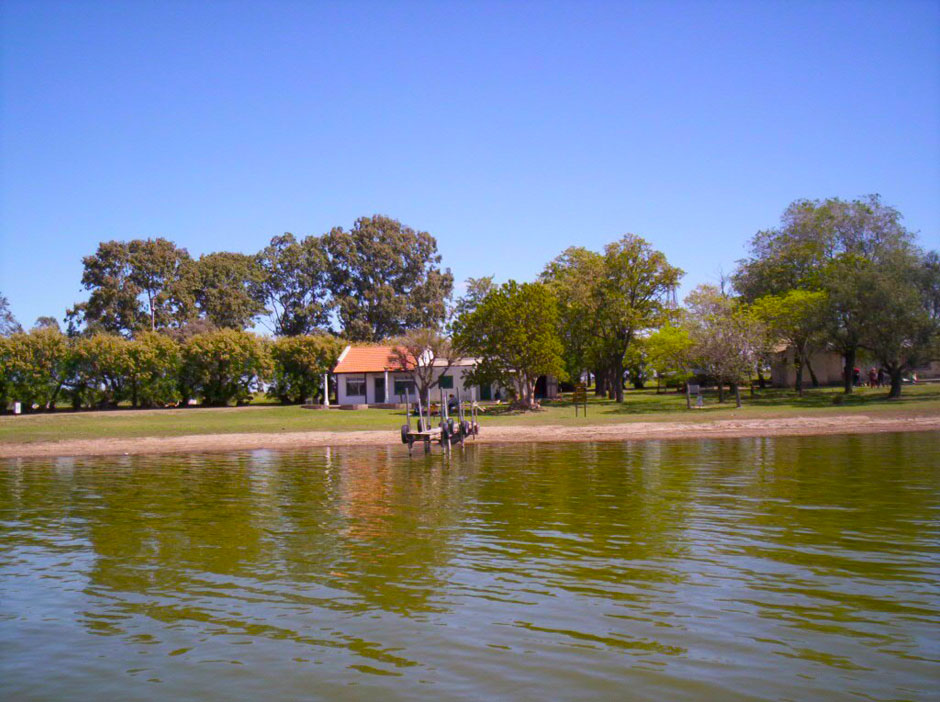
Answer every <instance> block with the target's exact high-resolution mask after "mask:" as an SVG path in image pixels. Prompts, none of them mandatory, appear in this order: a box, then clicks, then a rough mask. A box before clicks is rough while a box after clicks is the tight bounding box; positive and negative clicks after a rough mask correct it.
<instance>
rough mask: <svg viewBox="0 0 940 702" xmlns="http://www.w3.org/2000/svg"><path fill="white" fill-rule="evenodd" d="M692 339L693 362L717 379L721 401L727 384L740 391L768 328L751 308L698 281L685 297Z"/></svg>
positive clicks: (712, 286)
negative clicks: (763, 326) (750, 310)
mask: <svg viewBox="0 0 940 702" xmlns="http://www.w3.org/2000/svg"><path fill="white" fill-rule="evenodd" d="M685 303H686V306H687V307H688V308H689V314H688V316H687V317H686V324H687V325H688V331H689V338H690V339H691V341H692V348H691V357H692V360H693V363H694V364H695V365H697V366H698V367H700V368H701V369H702V370H704V371H705V373H706V374H707V375H710V376H712V377H713V378H715V379H716V380H717V381H718V401H719V402H723V401H724V385H725V384H726V383H727V384H730V385H731V387H732V389H733V390H734V391H735V397H736V398H737V399H738V404H739V405H740V393H739V392H738V391H737V390H738V386H739V385H740V383H741V382H742V381H744V380H745V379H747V378H748V377H749V376H750V374H751V372H752V371H753V370H754V367H755V365H756V364H757V360H758V358H759V357H760V355H761V353H762V351H763V347H764V344H765V340H766V332H765V330H764V329H763V328H762V326H761V324H760V322H759V321H758V320H757V319H756V317H755V316H754V315H752V314H751V313H750V312H749V310H748V309H747V308H746V307H745V306H744V305H742V304H741V302H740V301H739V300H735V299H734V298H731V297H729V296H727V295H724V294H722V292H721V291H720V290H719V289H718V288H717V287H715V286H714V285H699V286H698V287H697V288H695V290H693V291H692V292H691V293H689V296H688V297H687V298H686V300H685Z"/></svg>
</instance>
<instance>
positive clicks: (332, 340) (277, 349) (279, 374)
mask: <svg viewBox="0 0 940 702" xmlns="http://www.w3.org/2000/svg"><path fill="white" fill-rule="evenodd" d="M344 343H345V342H343V341H341V340H340V339H337V338H336V337H333V336H327V335H325V334H324V335H319V336H285V337H281V338H280V339H277V340H276V341H274V343H273V344H271V360H272V362H273V363H272V366H273V373H272V381H271V387H269V388H268V397H276V398H277V399H278V400H280V401H281V402H284V403H300V402H303V401H304V400H306V399H307V398H314V397H320V396H322V394H323V382H322V377H321V376H322V375H323V373H328V372H329V371H330V369H331V368H332V367H333V366H334V365H335V364H336V360H337V359H338V358H339V354H340V352H342V350H343V346H344Z"/></svg>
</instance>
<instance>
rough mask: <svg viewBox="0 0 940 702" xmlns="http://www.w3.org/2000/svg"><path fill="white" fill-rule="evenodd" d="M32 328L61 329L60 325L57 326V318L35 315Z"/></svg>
mask: <svg viewBox="0 0 940 702" xmlns="http://www.w3.org/2000/svg"><path fill="white" fill-rule="evenodd" d="M33 329H56V330H58V331H62V329H61V327H59V320H58V319H56V318H55V317H47V316H42V317H37V318H36V323H35V324H34V325H33Z"/></svg>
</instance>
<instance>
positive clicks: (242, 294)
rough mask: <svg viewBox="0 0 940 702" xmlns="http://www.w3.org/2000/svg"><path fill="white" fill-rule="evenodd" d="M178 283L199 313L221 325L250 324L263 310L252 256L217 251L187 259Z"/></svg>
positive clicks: (242, 326)
mask: <svg viewBox="0 0 940 702" xmlns="http://www.w3.org/2000/svg"><path fill="white" fill-rule="evenodd" d="M181 277H182V281H181V285H183V286H184V288H185V289H186V292H187V298H188V299H191V300H192V303H193V304H194V305H195V308H196V310H198V312H199V314H200V315H201V316H203V317H205V318H206V319H207V320H209V321H210V322H211V323H212V324H213V325H214V326H216V327H219V328H222V329H238V330H242V329H245V328H246V327H250V326H251V325H252V324H253V323H254V320H255V318H256V317H257V316H258V315H260V314H261V313H263V312H264V304H263V302H262V300H261V291H260V289H259V284H260V281H261V279H262V270H261V267H260V265H259V264H258V260H257V258H256V257H254V256H246V255H245V254H241V253H231V252H228V251H219V252H216V253H210V254H206V255H204V256H200V257H199V259H198V260H196V261H189V262H187V265H186V266H185V267H184V268H183V271H182V275H181Z"/></svg>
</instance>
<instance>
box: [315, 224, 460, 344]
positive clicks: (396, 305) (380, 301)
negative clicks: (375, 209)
mask: <svg viewBox="0 0 940 702" xmlns="http://www.w3.org/2000/svg"><path fill="white" fill-rule="evenodd" d="M323 247H324V250H325V251H326V254H327V257H328V260H329V275H330V289H331V291H332V294H333V299H334V302H335V304H336V310H337V314H338V316H339V321H340V326H341V327H342V330H343V335H344V336H345V337H346V338H348V339H350V340H352V341H378V340H381V339H387V338H392V337H395V336H399V335H400V334H402V333H404V332H405V331H407V330H409V329H419V328H422V327H425V328H427V327H431V328H437V327H439V326H440V325H441V324H442V323H443V321H444V319H445V318H446V316H447V301H448V300H449V299H450V296H451V292H452V290H453V285H454V278H453V276H452V275H451V273H450V270H449V269H445V270H441V269H440V267H439V264H440V262H441V257H440V255H439V254H438V252H437V241H436V240H435V239H434V237H432V236H431V235H430V234H428V233H427V232H422V231H416V230H414V229H412V228H411V227H407V226H404V225H403V224H402V223H401V222H399V221H398V220H395V219H391V218H390V217H385V216H383V215H374V216H372V217H361V218H359V219H358V220H356V223H355V224H354V225H353V227H352V229H350V230H349V231H346V230H344V229H342V228H341V227H337V228H334V229H333V230H332V231H330V232H329V233H328V234H326V235H325V236H324V237H323Z"/></svg>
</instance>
